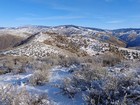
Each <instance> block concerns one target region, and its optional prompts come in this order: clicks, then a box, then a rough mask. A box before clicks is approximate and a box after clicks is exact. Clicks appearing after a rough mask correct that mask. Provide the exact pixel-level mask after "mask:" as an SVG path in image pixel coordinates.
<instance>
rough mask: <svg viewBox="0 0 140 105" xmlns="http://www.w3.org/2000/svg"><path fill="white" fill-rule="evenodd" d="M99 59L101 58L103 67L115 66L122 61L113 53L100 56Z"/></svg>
mask: <svg viewBox="0 0 140 105" xmlns="http://www.w3.org/2000/svg"><path fill="white" fill-rule="evenodd" d="M100 57H101V58H102V64H103V66H115V65H116V64H118V63H120V62H121V60H122V59H123V58H121V57H120V56H118V55H116V54H113V53H108V54H105V55H101V56H100Z"/></svg>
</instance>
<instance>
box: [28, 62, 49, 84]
mask: <svg viewBox="0 0 140 105" xmlns="http://www.w3.org/2000/svg"><path fill="white" fill-rule="evenodd" d="M50 68H51V66H50V65H43V64H42V66H41V68H40V69H39V70H35V71H34V73H33V75H32V76H31V77H30V79H29V83H31V84H32V85H34V86H36V85H44V84H45V83H46V82H48V81H49V78H50Z"/></svg>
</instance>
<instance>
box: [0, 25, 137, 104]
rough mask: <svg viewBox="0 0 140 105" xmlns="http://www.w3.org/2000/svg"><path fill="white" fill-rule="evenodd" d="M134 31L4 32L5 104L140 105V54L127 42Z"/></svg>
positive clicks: (0, 93)
mask: <svg viewBox="0 0 140 105" xmlns="http://www.w3.org/2000/svg"><path fill="white" fill-rule="evenodd" d="M131 31H132V30H130V31H126V32H125V31H124V30H102V29H96V28H88V27H81V26H73V25H62V26H56V27H46V26H24V27H16V28H2V29H0V97H1V98H0V103H2V105H9V103H12V105H15V104H16V105H20V104H22V105H33V104H36V105H96V104H100V105H105V104H107V105H119V104H120V105H121V104H127V103H130V105H139V103H140V101H139V96H140V81H139V80H140V69H139V68H140V66H139V65H140V63H139V60H140V51H139V50H134V49H129V48H126V45H127V46H128V44H129V43H128V42H129V40H127V38H126V39H125V38H124V39H123V38H122V37H123V36H124V34H125V33H128V34H130V33H131ZM134 32H135V31H132V33H134ZM136 34H137V35H139V33H136ZM137 35H136V36H137ZM127 37H128V36H127ZM134 37H135V36H134ZM19 103H20V104H19ZM10 105H11V104H10Z"/></svg>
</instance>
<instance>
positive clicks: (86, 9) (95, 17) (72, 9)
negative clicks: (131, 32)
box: [0, 0, 140, 29]
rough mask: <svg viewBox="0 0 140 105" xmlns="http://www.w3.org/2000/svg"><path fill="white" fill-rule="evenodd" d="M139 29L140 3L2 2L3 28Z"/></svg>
mask: <svg viewBox="0 0 140 105" xmlns="http://www.w3.org/2000/svg"><path fill="white" fill-rule="evenodd" d="M64 24H73V25H80V26H88V27H96V28H104V29H116V28H126V27H127V28H130V27H131V28H140V0H1V1H0V26H8V27H10V26H23V25H46V26H57V25H64Z"/></svg>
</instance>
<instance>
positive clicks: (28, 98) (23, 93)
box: [0, 85, 51, 105]
mask: <svg viewBox="0 0 140 105" xmlns="http://www.w3.org/2000/svg"><path fill="white" fill-rule="evenodd" d="M0 103H1V104H2V105H51V102H50V101H49V100H48V97H47V95H46V94H38V95H37V94H30V93H29V92H28V91H27V90H26V88H22V89H18V87H15V86H12V85H6V86H1V88H0Z"/></svg>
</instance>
